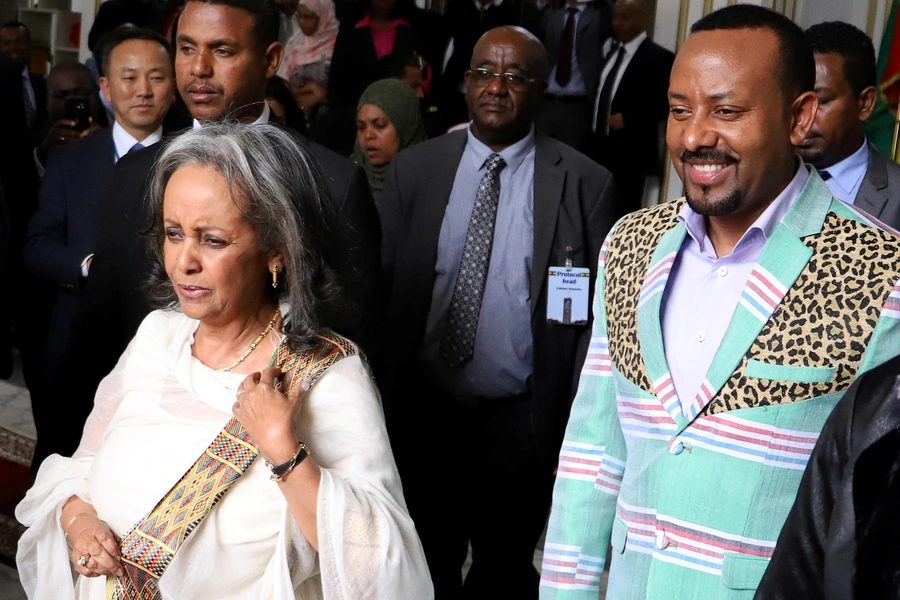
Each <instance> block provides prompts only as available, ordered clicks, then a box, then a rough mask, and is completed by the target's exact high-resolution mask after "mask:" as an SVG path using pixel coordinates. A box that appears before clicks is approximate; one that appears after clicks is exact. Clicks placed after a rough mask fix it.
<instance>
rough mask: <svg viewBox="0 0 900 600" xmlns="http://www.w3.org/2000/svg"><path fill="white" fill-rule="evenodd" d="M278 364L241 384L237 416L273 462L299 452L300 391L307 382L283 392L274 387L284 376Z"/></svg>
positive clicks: (236, 403) (251, 375)
mask: <svg viewBox="0 0 900 600" xmlns="http://www.w3.org/2000/svg"><path fill="white" fill-rule="evenodd" d="M282 375H283V374H282V372H281V370H280V369H278V368H277V367H271V368H268V369H266V370H265V371H262V372H261V373H260V372H257V373H250V374H249V375H248V376H247V378H246V379H244V381H243V383H241V385H240V386H238V390H237V401H236V402H235V403H234V407H233V412H234V416H235V417H236V418H237V420H238V421H240V422H241V423H242V424H243V425H244V428H245V429H246V430H247V433H249V434H250V436H251V437H252V438H253V440H254V441H255V442H256V446H257V447H258V448H259V453H260V454H262V457H263V458H264V459H266V460H267V461H269V462H270V463H272V464H273V465H280V464H281V463H284V462H287V461H289V460H290V459H291V457H292V456H294V453H295V452H297V437H296V435H295V434H294V417H295V415H296V414H297V412H298V411H299V410H300V394H301V392H302V391H304V388H306V389H308V386H307V385H306V384H305V383H302V384H300V385H296V386H294V389H293V390H291V392H290V394H288V395H286V396H285V395H284V394H282V393H281V392H279V391H278V390H277V389H275V385H276V383H277V381H276V380H277V379H278V378H280V377H282Z"/></svg>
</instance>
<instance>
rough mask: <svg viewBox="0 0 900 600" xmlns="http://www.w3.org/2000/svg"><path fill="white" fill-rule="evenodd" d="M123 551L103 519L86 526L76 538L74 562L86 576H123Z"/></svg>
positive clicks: (78, 569) (73, 553) (73, 551)
mask: <svg viewBox="0 0 900 600" xmlns="http://www.w3.org/2000/svg"><path fill="white" fill-rule="evenodd" d="M120 561H121V552H120V550H119V546H118V544H117V543H116V540H115V537H114V536H113V534H112V531H110V529H109V527H108V526H107V525H106V524H105V523H103V522H102V521H97V523H96V524H95V525H93V526H91V527H88V528H86V529H85V530H84V531H82V532H81V533H80V534H78V537H77V538H76V539H75V541H74V544H73V549H72V562H73V563H74V564H75V569H76V570H77V571H78V572H79V573H81V574H82V575H84V576H85V577H97V576H99V575H106V576H111V575H115V576H117V577H121V576H122V575H123V574H124V570H123V567H122V563H121V562H120Z"/></svg>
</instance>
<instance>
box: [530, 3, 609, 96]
mask: <svg viewBox="0 0 900 600" xmlns="http://www.w3.org/2000/svg"><path fill="white" fill-rule="evenodd" d="M566 16H567V13H566V7H563V8H553V9H549V10H547V11H546V12H545V13H544V21H543V24H542V34H543V35H542V36H541V37H542V38H543V40H542V41H543V42H544V46H545V47H546V48H547V57H548V58H549V59H550V65H551V67H552V66H553V65H556V63H557V61H558V60H559V43H560V41H561V40H562V33H563V28H564V27H565V25H566ZM611 35H612V8H611V5H609V4H608V3H607V2H606V0H598V1H597V2H593V3H591V4H590V5H588V7H587V8H585V9H584V12H583V13H581V17H580V18H579V19H578V25H577V26H576V29H575V58H576V59H577V60H578V68H579V70H580V71H581V76H582V78H584V87H585V93H586V95H587V97H588V98H593V97H594V95H595V94H596V93H597V86H598V85H600V74H601V73H602V71H603V43H604V42H605V41H606V39H607V38H608V37H609V36H611Z"/></svg>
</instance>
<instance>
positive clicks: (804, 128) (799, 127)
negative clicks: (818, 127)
mask: <svg viewBox="0 0 900 600" xmlns="http://www.w3.org/2000/svg"><path fill="white" fill-rule="evenodd" d="M818 110H819V100H818V99H817V98H816V95H815V94H814V93H813V92H804V93H802V94H800V95H799V96H797V99H796V100H794V102H793V104H791V143H792V144H793V145H795V146H797V145H799V144H800V143H801V142H803V140H805V139H806V137H807V136H808V135H809V130H810V129H812V126H813V123H814V122H815V120H816V111H818Z"/></svg>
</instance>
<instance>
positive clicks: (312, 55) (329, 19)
mask: <svg viewBox="0 0 900 600" xmlns="http://www.w3.org/2000/svg"><path fill="white" fill-rule="evenodd" d="M300 4H301V5H303V6H305V7H306V8H308V9H309V10H311V11H312V12H314V13H316V14H317V15H318V16H319V28H318V29H317V30H316V32H315V33H314V34H312V35H309V36H308V35H306V34H305V33H303V31H302V30H298V31H297V33H295V34H294V36H293V37H292V38H291V39H290V40H288V43H287V46H286V47H285V50H284V60H283V61H281V67H279V69H278V75H279V76H280V77H283V78H284V79H287V80H290V78H291V74H292V73H293V72H294V69H295V68H297V67H298V66H300V65H309V64H312V63H316V62H319V61H325V62H327V63H330V62H331V55H332V53H334V42H335V40H336V39H337V34H338V27H339V26H340V23H338V20H337V16H336V15H335V14H334V2H333V0H300Z"/></svg>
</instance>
